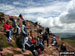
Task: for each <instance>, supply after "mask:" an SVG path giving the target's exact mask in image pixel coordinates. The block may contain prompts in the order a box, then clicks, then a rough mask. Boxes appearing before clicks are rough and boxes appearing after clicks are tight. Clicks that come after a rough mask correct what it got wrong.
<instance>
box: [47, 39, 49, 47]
mask: <svg viewBox="0 0 75 56" xmlns="http://www.w3.org/2000/svg"><path fill="white" fill-rule="evenodd" d="M47 46H49V38H47Z"/></svg>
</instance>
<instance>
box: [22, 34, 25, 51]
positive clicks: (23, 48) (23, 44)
mask: <svg viewBox="0 0 75 56" xmlns="http://www.w3.org/2000/svg"><path fill="white" fill-rule="evenodd" d="M25 39H26V36H24V35H23V43H22V50H23V51H25V44H26V41H25Z"/></svg>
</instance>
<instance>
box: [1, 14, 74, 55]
mask: <svg viewBox="0 0 75 56" xmlns="http://www.w3.org/2000/svg"><path fill="white" fill-rule="evenodd" d="M1 16H2V15H1ZM10 18H15V19H18V17H16V16H9V15H5V14H4V15H3V16H2V18H1V20H2V21H1V22H0V44H2V47H3V51H0V56H33V54H32V52H31V51H29V50H27V51H26V52H22V50H21V42H22V40H21V37H22V36H21V35H20V36H19V37H18V38H17V36H16V34H15V33H14V34H13V40H12V42H10V43H9V42H8V41H7V40H6V36H5V34H6V33H5V32H4V29H3V24H4V23H5V22H6V20H10ZM10 22H11V21H10ZM21 22H22V20H20V23H21ZM11 23H12V22H11ZM26 25H27V27H28V28H30V29H27V32H28V33H29V32H30V31H31V30H32V33H33V35H34V36H35V39H36V36H38V35H40V34H39V32H38V31H39V30H40V29H41V30H44V27H42V26H40V25H38V24H36V23H34V22H32V21H29V20H26ZM51 40H52V36H50V38H49V41H50V42H49V46H48V47H47V44H46V43H45V49H44V51H43V52H42V54H40V55H39V56H59V51H60V44H61V43H62V42H63V41H62V40H61V39H60V37H58V36H56V40H57V42H58V45H59V46H58V50H57V49H56V47H55V46H52V45H51ZM64 43H65V44H66V46H67V50H68V51H75V48H73V47H72V46H71V45H69V44H68V43H66V42H64Z"/></svg>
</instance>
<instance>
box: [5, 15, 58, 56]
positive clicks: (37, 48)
mask: <svg viewBox="0 0 75 56" xmlns="http://www.w3.org/2000/svg"><path fill="white" fill-rule="evenodd" d="M19 17H20V18H22V24H20V18H19V19H13V18H10V20H11V21H12V25H11V24H10V22H9V20H7V21H6V23H5V24H4V30H5V32H6V38H7V40H8V42H11V41H12V35H13V32H15V31H16V30H15V29H17V32H16V33H17V35H20V34H22V38H23V41H22V51H26V49H29V50H30V51H32V53H33V54H34V56H38V54H41V53H42V51H43V50H44V48H45V44H44V41H45V40H46V41H47V46H49V37H50V35H51V33H50V31H49V28H46V29H45V30H43V31H41V33H40V35H38V36H36V37H37V39H35V36H34V34H33V33H32V32H30V35H29V33H28V32H27V29H29V28H27V25H26V21H25V20H23V17H22V16H21V15H20V16H19ZM51 44H52V45H54V46H58V43H57V41H56V38H55V36H54V35H53V36H52V42H51Z"/></svg>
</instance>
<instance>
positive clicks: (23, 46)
mask: <svg viewBox="0 0 75 56" xmlns="http://www.w3.org/2000/svg"><path fill="white" fill-rule="evenodd" d="M22 36H23V43H22V51H25V44H26V37H27V36H28V32H27V27H26V23H25V21H23V25H22Z"/></svg>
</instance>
